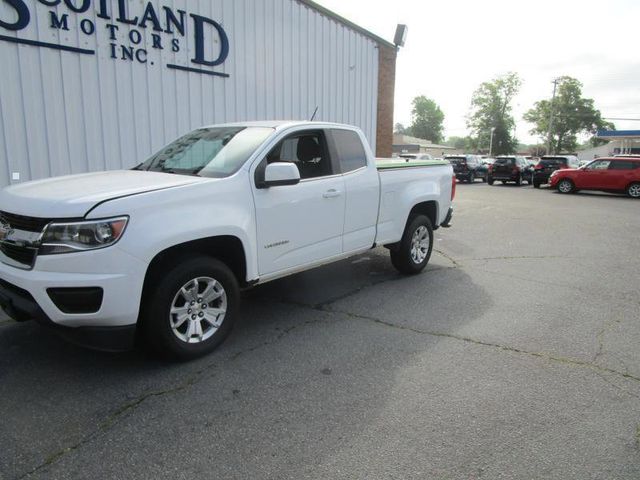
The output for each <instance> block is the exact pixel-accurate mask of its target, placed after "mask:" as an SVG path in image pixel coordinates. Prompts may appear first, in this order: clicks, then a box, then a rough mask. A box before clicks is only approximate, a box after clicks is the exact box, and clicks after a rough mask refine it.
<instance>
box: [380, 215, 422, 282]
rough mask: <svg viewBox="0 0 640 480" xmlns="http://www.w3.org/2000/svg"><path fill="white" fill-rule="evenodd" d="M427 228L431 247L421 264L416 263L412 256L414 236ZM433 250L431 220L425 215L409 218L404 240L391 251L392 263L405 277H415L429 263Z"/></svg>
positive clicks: (403, 236) (403, 235)
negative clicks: (423, 228)
mask: <svg viewBox="0 0 640 480" xmlns="http://www.w3.org/2000/svg"><path fill="white" fill-rule="evenodd" d="M422 227H426V230H427V232H428V235H429V247H428V250H427V252H426V256H425V257H424V259H423V260H422V261H421V262H419V263H418V262H416V261H415V260H414V258H413V256H412V254H411V248H412V242H413V238H414V235H415V234H416V233H418V231H419V230H420V229H421V228H422ZM432 250H433V226H432V225H431V220H429V217H427V216H425V215H415V216H412V217H409V221H408V222H407V226H406V228H405V229H404V233H403V234H402V240H400V242H399V243H398V244H397V245H396V246H395V247H394V248H392V249H391V250H390V253H391V263H392V264H393V266H394V267H395V268H396V270H398V271H399V272H400V273H404V274H405V275H415V274H417V273H420V272H421V271H422V270H424V268H425V267H426V266H427V264H428V263H429V259H430V258H431V252H432Z"/></svg>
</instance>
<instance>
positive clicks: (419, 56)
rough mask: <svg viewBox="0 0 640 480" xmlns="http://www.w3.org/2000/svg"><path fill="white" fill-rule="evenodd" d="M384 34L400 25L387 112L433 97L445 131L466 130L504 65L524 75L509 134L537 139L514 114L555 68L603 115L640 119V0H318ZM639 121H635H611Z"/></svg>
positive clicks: (542, 93) (546, 84)
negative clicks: (473, 106)
mask: <svg viewBox="0 0 640 480" xmlns="http://www.w3.org/2000/svg"><path fill="white" fill-rule="evenodd" d="M316 1H317V3H319V4H321V5H323V6H324V7H327V8H329V9H330V10H332V11H334V12H336V13H338V14H340V15H342V16H343V17H346V18H348V19H349V20H351V21H353V22H354V23H357V24H358V25H360V26H362V27H364V28H366V29H368V30H370V31H371V32H373V33H375V34H377V35H379V36H381V37H383V38H385V39H387V40H390V41H392V40H393V36H394V33H395V28H396V25H397V24H398V23H403V24H406V25H408V27H409V31H408V37H407V43H406V45H405V47H404V48H402V49H401V50H400V51H399V54H398V62H397V70H396V98H395V122H400V123H403V124H404V125H405V126H408V125H409V124H410V123H411V100H412V99H413V98H414V97H415V96H417V95H425V96H427V97H429V98H432V99H433V100H435V101H436V103H438V104H439V105H440V108H441V109H442V110H443V112H444V113H445V136H447V137H449V136H454V135H455V136H465V135H467V134H468V133H469V132H468V130H467V128H466V119H465V117H466V115H467V114H468V113H469V105H470V102H471V96H472V95H473V92H474V90H475V89H476V88H477V87H478V86H479V85H480V84H481V83H482V82H484V81H487V80H491V79H493V78H495V77H497V76H499V75H502V74H504V73H507V72H509V71H513V72H517V73H518V74H519V75H520V77H521V78H522V80H523V82H524V83H523V86H522V88H521V90H520V94H519V95H518V97H517V98H516V100H515V102H514V110H513V113H514V117H515V119H516V122H517V127H516V136H517V137H518V139H519V140H520V141H521V142H523V143H531V144H533V143H536V142H538V141H540V140H539V139H538V137H535V136H533V135H531V134H530V133H529V130H531V128H532V126H531V125H530V124H528V123H527V122H525V121H524V120H522V115H523V113H524V112H526V111H527V110H528V109H530V108H531V107H532V106H533V104H534V103H535V102H536V101H538V100H541V99H544V98H550V97H551V94H552V91H553V84H552V81H553V79H554V78H556V77H559V76H562V75H569V76H572V77H575V78H577V79H578V80H580V81H581V82H582V83H583V84H584V88H583V95H584V96H585V97H587V98H593V99H594V100H595V104H596V108H598V109H599V110H600V111H601V112H602V115H603V116H604V117H615V118H632V119H640V55H639V54H638V42H639V40H638V34H637V28H638V21H639V19H640V0H609V1H607V2H603V1H601V0H599V1H593V0H535V1H534V0H509V1H505V0H483V1H471V0H445V1H437V2H435V1H432V0H393V1H382V0H316ZM613 123H614V124H615V126H616V128H617V129H618V130H626V129H636V130H640V121H637V122H634V121H613Z"/></svg>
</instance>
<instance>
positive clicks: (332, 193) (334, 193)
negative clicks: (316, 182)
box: [322, 189, 341, 198]
mask: <svg viewBox="0 0 640 480" xmlns="http://www.w3.org/2000/svg"><path fill="white" fill-rule="evenodd" d="M340 195H341V193H340V192H339V191H338V190H334V189H331V190H327V191H326V192H324V193H323V194H322V196H323V197H324V198H336V197H339V196H340Z"/></svg>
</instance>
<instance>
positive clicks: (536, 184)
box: [533, 180, 540, 188]
mask: <svg viewBox="0 0 640 480" xmlns="http://www.w3.org/2000/svg"><path fill="white" fill-rule="evenodd" d="M533 188H540V182H536V181H535V180H534V181H533Z"/></svg>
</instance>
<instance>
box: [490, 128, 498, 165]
mask: <svg viewBox="0 0 640 480" xmlns="http://www.w3.org/2000/svg"><path fill="white" fill-rule="evenodd" d="M495 130H496V128H495V127H491V140H489V158H491V154H492V153H493V132H495Z"/></svg>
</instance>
